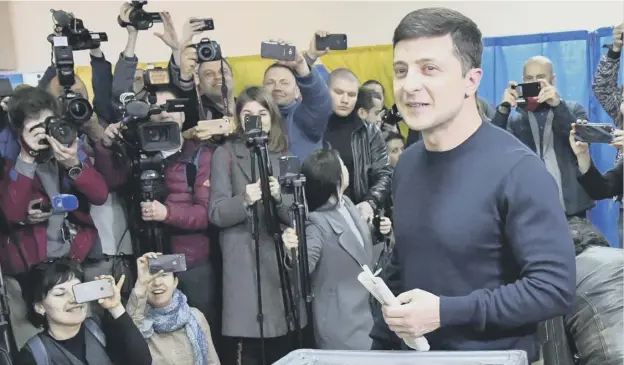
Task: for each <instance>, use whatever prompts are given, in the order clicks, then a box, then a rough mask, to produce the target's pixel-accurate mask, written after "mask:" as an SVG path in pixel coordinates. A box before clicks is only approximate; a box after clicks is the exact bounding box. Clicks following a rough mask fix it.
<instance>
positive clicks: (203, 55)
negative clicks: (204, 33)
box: [197, 43, 215, 62]
mask: <svg viewBox="0 0 624 365" xmlns="http://www.w3.org/2000/svg"><path fill="white" fill-rule="evenodd" d="M197 53H198V54H199V57H200V59H201V60H202V61H204V62H207V61H213V60H214V55H215V48H214V45H213V44H212V43H208V44H203V45H201V46H200V47H199V50H198V52H197Z"/></svg>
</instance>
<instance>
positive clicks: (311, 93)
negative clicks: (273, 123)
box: [263, 31, 331, 161]
mask: <svg viewBox="0 0 624 365" xmlns="http://www.w3.org/2000/svg"><path fill="white" fill-rule="evenodd" d="M317 35H319V36H326V35H327V32H320V31H319V32H316V33H315V34H314V36H313V37H312V40H311V41H310V47H309V49H308V50H307V52H306V53H305V55H304V54H301V53H300V52H297V53H296V55H295V60H294V61H292V62H290V61H277V62H276V63H274V64H273V65H271V66H269V68H268V69H267V70H266V71H265V72H264V82H263V83H264V87H265V88H266V89H267V90H268V91H269V92H270V93H271V94H272V96H273V99H274V100H275V102H276V103H277V105H279V108H280V113H281V115H282V122H283V123H284V125H283V126H282V129H283V130H285V131H286V132H287V136H288V143H289V144H288V148H289V150H290V151H291V152H292V153H293V154H294V155H295V156H297V158H299V161H303V160H304V159H305V158H306V157H307V156H308V155H309V154H310V153H312V151H314V150H315V149H318V148H321V147H322V143H323V134H324V132H325V129H326V127H327V118H328V117H329V115H331V98H330V96H329V90H328V89H327V85H326V84H325V82H324V81H323V78H322V77H321V75H320V74H319V72H318V71H317V70H316V69H315V68H314V67H313V66H312V65H313V64H314V62H315V61H316V59H317V58H319V57H320V56H322V55H324V54H326V53H327V50H322V51H319V50H317V49H316V36H317Z"/></svg>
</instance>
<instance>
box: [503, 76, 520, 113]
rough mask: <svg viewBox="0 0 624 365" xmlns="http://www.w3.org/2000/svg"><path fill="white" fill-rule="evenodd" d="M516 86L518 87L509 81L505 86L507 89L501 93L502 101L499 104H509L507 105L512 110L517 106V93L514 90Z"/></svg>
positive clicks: (515, 83)
mask: <svg viewBox="0 0 624 365" xmlns="http://www.w3.org/2000/svg"><path fill="white" fill-rule="evenodd" d="M516 86H518V83H517V82H515V81H509V84H508V85H507V88H506V89H505V92H504V93H503V101H502V102H501V104H503V103H509V105H511V107H512V108H515V107H516V106H518V102H517V100H516V99H518V92H517V91H516V89H515V88H516Z"/></svg>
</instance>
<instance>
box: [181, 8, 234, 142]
mask: <svg viewBox="0 0 624 365" xmlns="http://www.w3.org/2000/svg"><path fill="white" fill-rule="evenodd" d="M204 28H205V27H204V26H203V22H200V21H197V19H194V18H191V19H188V21H187V22H186V23H185V25H184V32H183V34H182V38H181V39H180V50H181V51H180V52H181V54H180V59H179V60H176V58H175V51H174V52H173V54H172V56H173V57H172V58H171V60H170V61H169V71H170V72H171V77H172V80H173V82H174V84H175V85H176V86H177V87H179V88H180V89H181V90H183V91H184V92H185V94H184V96H185V97H188V98H189V106H188V108H187V110H186V113H185V114H186V117H187V121H186V123H185V125H184V128H183V130H185V131H186V130H188V129H191V128H194V127H196V126H197V122H198V121H200V120H217V119H221V118H223V117H224V116H231V115H233V112H234V105H235V103H236V99H235V98H234V88H235V84H234V73H233V71H232V66H231V65H230V64H229V63H228V61H227V58H225V57H224V56H223V54H222V51H221V46H220V45H219V43H217V42H216V41H214V40H211V39H209V38H203V39H201V40H200V41H199V42H197V43H193V36H195V35H197V34H200V33H201V32H202V31H201V29H204ZM172 48H173V47H172ZM196 128H198V127H196ZM192 136H195V134H192Z"/></svg>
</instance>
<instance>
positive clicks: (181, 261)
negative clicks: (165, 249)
mask: <svg viewBox="0 0 624 365" xmlns="http://www.w3.org/2000/svg"><path fill="white" fill-rule="evenodd" d="M147 265H148V267H149V272H150V274H157V273H159V272H165V273H176V272H182V271H186V256H185V255H184V254H181V253H180V254H174V255H159V256H156V257H150V258H148V259H147Z"/></svg>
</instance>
